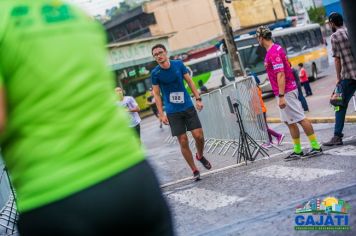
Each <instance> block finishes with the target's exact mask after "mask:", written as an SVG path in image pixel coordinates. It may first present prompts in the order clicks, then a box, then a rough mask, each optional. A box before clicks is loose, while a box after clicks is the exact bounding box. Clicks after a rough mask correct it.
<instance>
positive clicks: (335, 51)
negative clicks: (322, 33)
mask: <svg viewBox="0 0 356 236" xmlns="http://www.w3.org/2000/svg"><path fill="white" fill-rule="evenodd" d="M330 41H331V53H332V56H333V57H334V61H335V69H336V79H337V83H339V82H340V80H341V60H340V57H341V49H340V43H339V42H338V40H337V37H336V36H335V35H333V36H331V40H330Z"/></svg>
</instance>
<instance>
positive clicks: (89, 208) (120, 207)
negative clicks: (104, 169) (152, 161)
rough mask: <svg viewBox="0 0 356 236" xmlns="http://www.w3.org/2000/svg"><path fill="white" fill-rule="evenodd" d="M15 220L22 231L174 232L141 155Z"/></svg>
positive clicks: (78, 235)
mask: <svg viewBox="0 0 356 236" xmlns="http://www.w3.org/2000/svg"><path fill="white" fill-rule="evenodd" d="M64 184H65V183H64ZM18 226H19V231H20V234H21V235H28V236H45V235H51V236H67V235H75V236H103V235H145V236H146V235H149V236H171V235H174V232H173V224H172V219H171V214H170V210H169V208H168V205H167V203H166V200H165V199H164V198H163V196H162V191H161V189H160V187H159V183H158V181H157V178H156V176H155V175H154V172H153V170H152V168H151V167H150V166H149V164H148V163H147V161H143V162H141V163H140V164H137V165H135V166H133V167H131V168H129V169H127V170H125V171H123V172H121V173H119V174H117V175H116V176H113V177H111V178H109V179H107V180H105V181H103V182H101V183H98V184H96V185H94V186H92V187H90V188H87V189H84V190H82V191H80V192H78V193H76V194H73V195H71V196H69V197H67V198H64V199H62V200H59V201H56V202H53V203H50V204H48V205H46V206H43V207H40V208H37V209H34V210H31V211H29V212H25V213H23V214H20V220H19V224H18Z"/></svg>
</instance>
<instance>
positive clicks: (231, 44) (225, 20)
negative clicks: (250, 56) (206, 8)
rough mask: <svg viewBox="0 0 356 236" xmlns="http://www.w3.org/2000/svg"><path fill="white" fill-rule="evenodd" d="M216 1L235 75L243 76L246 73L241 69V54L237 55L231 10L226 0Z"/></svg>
mask: <svg viewBox="0 0 356 236" xmlns="http://www.w3.org/2000/svg"><path fill="white" fill-rule="evenodd" d="M214 2H215V6H216V8H217V10H218V15H219V19H220V25H221V28H222V30H223V35H224V39H225V45H226V50H227V52H228V55H229V58H230V61H231V65H232V70H233V73H234V76H235V77H239V76H242V75H244V73H243V71H242V69H241V63H240V59H239V56H238V55H237V48H236V44H235V41H234V34H233V31H232V27H231V22H230V19H231V15H230V10H229V8H228V7H225V5H224V0H214ZM225 2H227V3H230V2H231V0H230V1H228V0H225Z"/></svg>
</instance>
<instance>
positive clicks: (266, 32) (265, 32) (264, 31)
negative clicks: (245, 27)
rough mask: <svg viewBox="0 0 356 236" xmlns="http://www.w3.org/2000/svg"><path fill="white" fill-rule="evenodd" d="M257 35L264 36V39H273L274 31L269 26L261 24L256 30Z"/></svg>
mask: <svg viewBox="0 0 356 236" xmlns="http://www.w3.org/2000/svg"><path fill="white" fill-rule="evenodd" d="M256 37H262V38H264V39H267V40H271V39H272V31H271V30H270V29H269V28H268V27H267V26H264V25H261V26H260V27H258V28H257V30H256Z"/></svg>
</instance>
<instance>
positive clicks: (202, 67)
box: [189, 57, 221, 76]
mask: <svg viewBox="0 0 356 236" xmlns="http://www.w3.org/2000/svg"><path fill="white" fill-rule="evenodd" d="M189 67H190V69H191V70H192V72H193V76H197V75H201V74H203V73H206V72H210V71H214V70H217V69H220V68H221V64H220V60H219V58H218V57H214V58H211V59H208V60H206V61H201V62H197V63H195V64H191V65H189Z"/></svg>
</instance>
